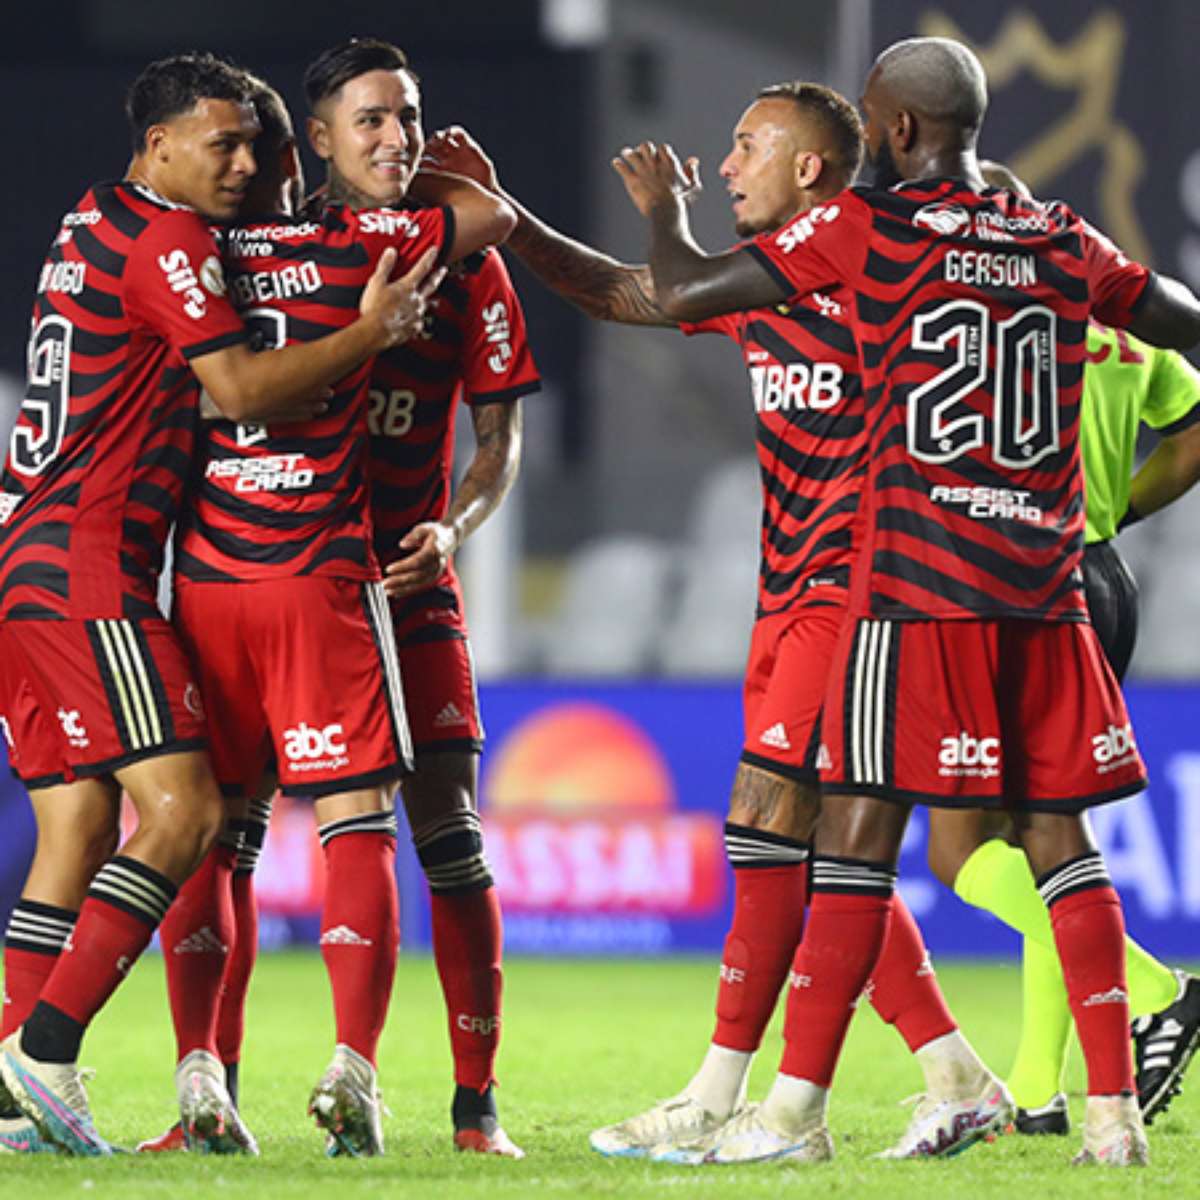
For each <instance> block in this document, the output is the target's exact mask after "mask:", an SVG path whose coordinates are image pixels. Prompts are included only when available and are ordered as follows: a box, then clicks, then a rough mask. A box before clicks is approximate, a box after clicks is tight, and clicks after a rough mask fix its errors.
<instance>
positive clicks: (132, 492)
mask: <svg viewBox="0 0 1200 1200" xmlns="http://www.w3.org/2000/svg"><path fill="white" fill-rule="evenodd" d="M222 292H223V280H222V272H221V264H220V260H219V259H218V258H217V248H216V245H215V243H214V241H213V237H212V234H211V233H210V231H209V229H208V227H207V225H206V224H205V222H204V221H202V220H201V219H200V217H199V216H198V215H197V214H196V213H194V212H192V211H191V210H190V209H185V208H181V207H179V206H178V205H173V204H170V203H168V202H167V201H165V200H163V199H162V198H161V197H158V196H156V195H154V193H152V192H150V191H149V190H148V189H146V188H143V187H140V186H138V185H134V184H129V183H107V184H98V185H97V186H96V187H94V188H92V189H91V190H90V191H89V192H88V193H87V194H86V195H85V196H84V197H83V199H82V200H80V201H79V203H78V204H77V205H76V207H75V208H74V209H73V210H72V211H71V212H69V213H67V215H66V216H65V217H63V219H62V222H61V224H60V226H59V231H58V234H57V236H56V237H55V239H54V243H53V245H52V246H51V247H50V251H49V253H48V254H47V256H46V260H45V263H44V265H43V266H42V269H41V272H40V274H39V277H38V290H37V298H36V300H35V302H34V308H33V329H32V335H31V337H30V341H29V373H28V382H27V384H26V391H25V400H24V403H23V404H22V407H21V412H20V414H19V415H18V417H17V423H16V426H15V427H14V429H13V433H12V438H11V440H10V442H9V447H8V457H7V461H6V462H5V466H4V474H3V478H2V479H0V616H3V617H4V618H5V619H19V618H50V619H58V618H64V617H67V618H82V619H101V618H103V619H112V618H122V617H123V618H129V619H139V618H148V617H154V616H157V615H158V607H157V604H156V600H155V596H156V589H157V576H158V571H159V568H160V567H161V564H162V548H163V543H164V541H165V539H166V536H167V532H168V530H169V529H170V527H171V524H172V522H173V521H174V520H175V519H176V515H177V510H178V508H179V506H180V502H181V499H182V496H183V492H184V487H185V484H186V481H187V473H188V465H189V462H190V460H191V456H192V450H193V444H194V440H195V428H196V401H197V397H198V394H199V389H198V385H197V384H196V380H195V377H194V376H193V375H192V373H191V371H189V370H188V367H187V360H189V359H192V358H197V357H199V356H201V355H204V354H209V353H212V352H213V351H216V350H220V349H223V348H225V347H227V346H231V345H234V344H236V343H237V342H239V341H243V340H245V336H246V333H245V329H244V327H243V325H242V322H241V320H240V319H239V317H238V315H237V313H236V312H235V311H234V309H233V308H232V307H231V306H230V305H229V303H228V301H227V300H225V299H224V297H223V295H222Z"/></svg>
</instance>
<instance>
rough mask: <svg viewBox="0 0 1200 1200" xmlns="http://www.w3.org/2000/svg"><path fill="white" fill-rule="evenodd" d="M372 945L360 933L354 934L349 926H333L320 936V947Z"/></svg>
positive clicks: (368, 939)
mask: <svg viewBox="0 0 1200 1200" xmlns="http://www.w3.org/2000/svg"><path fill="white" fill-rule="evenodd" d="M373 944H374V943H373V942H372V941H371V939H370V938H365V937H363V935H362V934H361V933H355V931H354V930H353V929H351V928H350V926H349V925H335V926H334V927H333V928H332V929H327V930H326V931H325V932H324V933H323V934H321V945H322V946H370V945H373Z"/></svg>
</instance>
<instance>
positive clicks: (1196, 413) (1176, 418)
mask: <svg viewBox="0 0 1200 1200" xmlns="http://www.w3.org/2000/svg"><path fill="white" fill-rule="evenodd" d="M1146 349H1147V350H1148V351H1149V352H1150V353H1152V354H1153V355H1154V370H1153V372H1152V373H1151V375H1150V386H1149V387H1148V388H1147V389H1146V400H1145V403H1144V404H1143V406H1142V419H1143V420H1144V421H1145V422H1146V424H1147V425H1149V426H1150V427H1151V428H1152V429H1157V430H1158V431H1159V432H1160V433H1165V434H1172V433H1178V432H1179V431H1180V430H1182V429H1186V428H1188V426H1190V425H1194V424H1196V422H1197V421H1200V371H1197V370H1196V368H1195V367H1193V366H1192V364H1191V363H1190V362H1188V360H1187V359H1186V358H1184V357H1183V355H1182V354H1177V353H1176V352H1175V351H1174V350H1159V349H1157V348H1154V347H1147V348H1146Z"/></svg>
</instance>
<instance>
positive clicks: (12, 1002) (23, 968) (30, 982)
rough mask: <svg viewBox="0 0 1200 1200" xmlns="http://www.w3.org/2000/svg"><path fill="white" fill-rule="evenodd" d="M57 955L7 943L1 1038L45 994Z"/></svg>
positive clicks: (10, 1030) (11, 1029)
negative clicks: (43, 992)
mask: <svg viewBox="0 0 1200 1200" xmlns="http://www.w3.org/2000/svg"><path fill="white" fill-rule="evenodd" d="M56 962H58V955H57V954H35V953H34V952H33V951H31V950H18V949H17V948H16V947H15V946H12V945H9V944H7V943H6V944H5V946H4V1017H3V1020H0V1041H3V1040H4V1039H5V1038H6V1037H8V1035H9V1034H10V1033H12V1031H13V1030H14V1029H16V1028H17V1026H18V1025H23V1024H24V1023H25V1018H26V1017H27V1016H29V1014H30V1013H31V1012H33V1006H34V1005H35V1004H36V1003H37V1001H38V997H39V996H40V995H41V994H42V988H43V987H44V986H45V984H46V980H47V979H49V978H50V973H51V972H52V971H53V970H54V964H55V963H56Z"/></svg>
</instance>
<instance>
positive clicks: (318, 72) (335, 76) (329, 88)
mask: <svg viewBox="0 0 1200 1200" xmlns="http://www.w3.org/2000/svg"><path fill="white" fill-rule="evenodd" d="M368 71H407V72H408V73H409V74H410V75H412V77H413V78H414V79H415V78H416V74H415V72H414V71H413V69H412V67H410V66H409V65H408V55H407V54H405V53H404V51H403V50H401V49H400V47H399V46H393V45H392V43H391V42H384V41H380V39H379V38H351V39H350V40H349V41H347V42H342V43H341V44H340V45H337V46H331V47H330V48H329V49H328V50H326V51H324V52H323V53H321V54H319V55H318V56H317V57H316V58H314V59H313V61H312V62H310V63H309V64H308V66H307V67H306V68H305V69H304V94H305V95H306V96H307V97H308V107H309V109H310V110H313V111H315V110H316V107H317V105H318V104H320V103H321V101H322V100H327V99H328V98H329V97H330V96H333V95H336V94H337V93H338V92H339V91H341V89H342V87H343V86H344V85H345V84H347V83H349V82H350V80H352V79H357V78H358V77H359V76H360V75H365V74H367V72H368Z"/></svg>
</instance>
